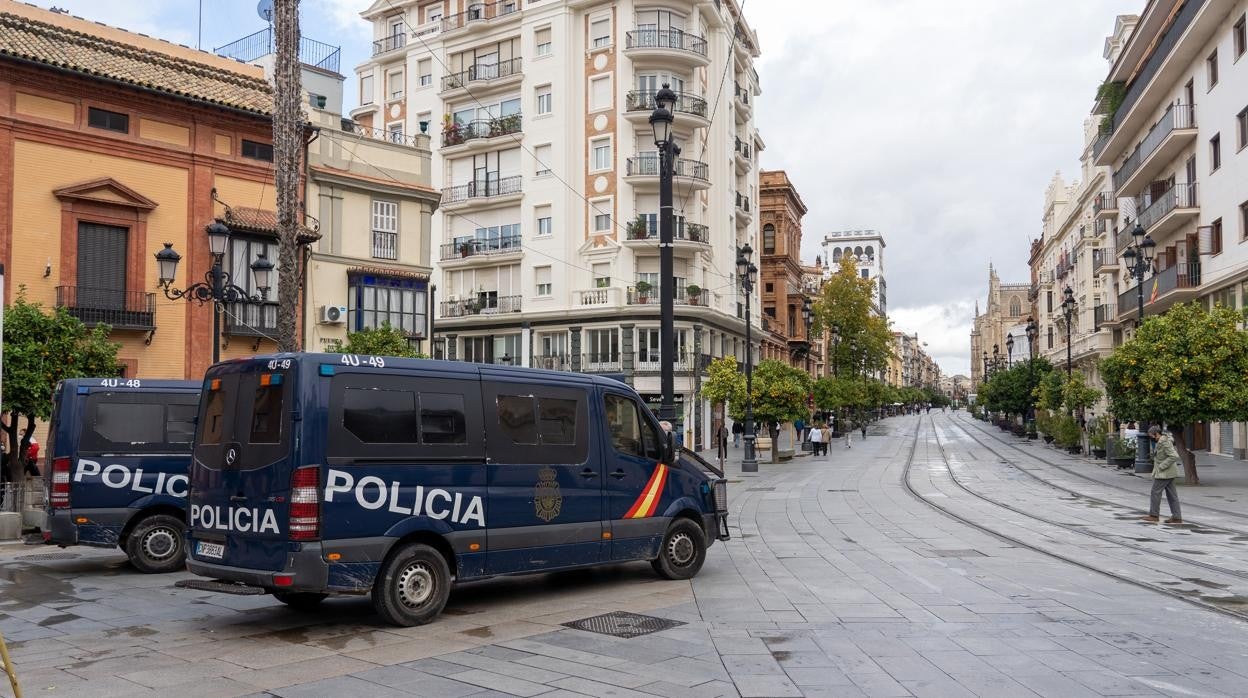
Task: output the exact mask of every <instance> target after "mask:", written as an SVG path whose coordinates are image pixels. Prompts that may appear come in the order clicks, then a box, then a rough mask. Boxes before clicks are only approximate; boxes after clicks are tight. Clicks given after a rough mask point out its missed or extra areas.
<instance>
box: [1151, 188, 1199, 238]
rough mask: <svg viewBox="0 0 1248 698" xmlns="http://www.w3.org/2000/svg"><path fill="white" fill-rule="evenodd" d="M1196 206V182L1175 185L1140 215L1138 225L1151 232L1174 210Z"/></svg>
mask: <svg viewBox="0 0 1248 698" xmlns="http://www.w3.org/2000/svg"><path fill="white" fill-rule="evenodd" d="M1197 205H1198V204H1197V202H1196V182H1191V183H1188V184H1176V185H1175V186H1173V187H1170V189H1169V190H1168V191H1166V192H1165V193H1163V194H1162V195H1161V196H1159V197H1157V200H1156V201H1154V202H1153V203H1151V204H1149V206H1148V208H1146V209H1144V211H1143V212H1141V213H1140V225H1141V226H1143V228H1144V230H1151V229H1152V227H1153V226H1154V225H1157V222H1158V221H1160V220H1161V219H1162V218H1165V217H1166V216H1167V215H1169V214H1170V213H1171V212H1173V211H1174V210H1175V209H1176V208H1195V207H1196V206H1197ZM1137 208H1139V207H1138V206H1137Z"/></svg>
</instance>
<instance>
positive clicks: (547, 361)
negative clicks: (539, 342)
mask: <svg viewBox="0 0 1248 698" xmlns="http://www.w3.org/2000/svg"><path fill="white" fill-rule="evenodd" d="M529 367H530V368H544V369H546V370H548V371H571V370H572V355H571V354H534V355H533V356H531V357H529Z"/></svg>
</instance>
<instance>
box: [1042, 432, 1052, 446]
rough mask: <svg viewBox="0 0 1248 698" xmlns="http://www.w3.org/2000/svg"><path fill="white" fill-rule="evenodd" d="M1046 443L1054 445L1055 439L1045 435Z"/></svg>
mask: <svg viewBox="0 0 1248 698" xmlns="http://www.w3.org/2000/svg"><path fill="white" fill-rule="evenodd" d="M1044 442H1045V443H1046V444H1051V443H1053V437H1052V436H1049V435H1048V434H1045V435H1044Z"/></svg>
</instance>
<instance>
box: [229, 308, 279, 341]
mask: <svg viewBox="0 0 1248 698" xmlns="http://www.w3.org/2000/svg"><path fill="white" fill-rule="evenodd" d="M224 332H225V333H226V334H232V335H241V336H244V337H268V338H272V337H274V336H276V335H277V303H261V304H259V305H256V304H254V303H227V304H226V306H225V328H224Z"/></svg>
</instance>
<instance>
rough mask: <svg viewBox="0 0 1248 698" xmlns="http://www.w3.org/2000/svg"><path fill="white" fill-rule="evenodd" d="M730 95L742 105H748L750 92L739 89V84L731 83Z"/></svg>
mask: <svg viewBox="0 0 1248 698" xmlns="http://www.w3.org/2000/svg"><path fill="white" fill-rule="evenodd" d="M732 93H733V96H735V97H736V98H737V99H739V100H741V103H742V104H746V105H748V104H749V103H750V91H749V90H748V89H745V88H743V87H741V83H739V82H736V81H733V83H732Z"/></svg>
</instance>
